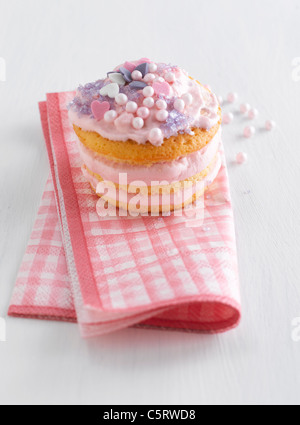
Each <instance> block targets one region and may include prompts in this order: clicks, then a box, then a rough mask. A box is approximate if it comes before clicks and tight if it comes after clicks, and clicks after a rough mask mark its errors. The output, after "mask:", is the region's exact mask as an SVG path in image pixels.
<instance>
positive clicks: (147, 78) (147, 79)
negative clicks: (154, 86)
mask: <svg viewBox="0 0 300 425" xmlns="http://www.w3.org/2000/svg"><path fill="white" fill-rule="evenodd" d="M155 78H156V77H155V75H154V74H146V75H145V77H144V81H145V83H147V84H149V83H152V82H153V81H154V80H155Z"/></svg>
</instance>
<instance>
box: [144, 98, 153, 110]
mask: <svg viewBox="0 0 300 425" xmlns="http://www.w3.org/2000/svg"><path fill="white" fill-rule="evenodd" d="M143 105H144V106H146V108H148V109H151V108H153V106H154V105H155V100H154V99H153V97H146V99H144V102H143Z"/></svg>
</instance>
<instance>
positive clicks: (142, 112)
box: [137, 106, 150, 120]
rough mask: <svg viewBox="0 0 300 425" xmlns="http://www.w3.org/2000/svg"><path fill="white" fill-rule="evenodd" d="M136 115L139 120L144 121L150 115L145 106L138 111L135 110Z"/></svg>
mask: <svg viewBox="0 0 300 425" xmlns="http://www.w3.org/2000/svg"><path fill="white" fill-rule="evenodd" d="M137 115H138V116H139V117H140V118H143V119H144V120H145V119H146V118H148V117H149V115H150V111H149V109H148V108H146V107H145V106H142V107H141V108H139V109H138V110H137Z"/></svg>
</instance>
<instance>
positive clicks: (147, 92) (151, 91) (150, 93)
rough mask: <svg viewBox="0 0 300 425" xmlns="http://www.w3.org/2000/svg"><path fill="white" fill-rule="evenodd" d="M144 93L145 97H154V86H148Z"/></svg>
mask: <svg viewBox="0 0 300 425" xmlns="http://www.w3.org/2000/svg"><path fill="white" fill-rule="evenodd" d="M143 95H144V96H145V97H152V96H153V95H154V89H153V87H150V86H147V87H145V88H144V90H143Z"/></svg>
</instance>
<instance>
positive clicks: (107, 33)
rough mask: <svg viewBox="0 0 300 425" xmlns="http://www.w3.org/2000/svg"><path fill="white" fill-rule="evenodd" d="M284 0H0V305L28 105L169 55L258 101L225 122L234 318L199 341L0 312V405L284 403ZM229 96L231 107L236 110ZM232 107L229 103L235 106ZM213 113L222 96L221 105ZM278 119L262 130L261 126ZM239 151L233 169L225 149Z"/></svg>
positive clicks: (13, 248) (289, 344)
mask: <svg viewBox="0 0 300 425" xmlns="http://www.w3.org/2000/svg"><path fill="white" fill-rule="evenodd" d="M299 22H300V2H299V0H276V1H274V0H270V1H269V0H251V1H250V0H248V1H246V0H242V1H241V0H226V1H225V0H224V1H222V0H209V1H208V0H205V1H204V0H130V1H124V0H113V1H112V0H107V1H103V0H95V1H91V0H84V1H83V0H82V1H79V0H52V1H47V2H46V1H44V0H36V1H34V0H20V1H16V0H0V56H2V57H4V58H5V60H6V63H7V81H6V82H5V83H3V82H2V83H1V82H0V316H2V317H4V316H6V312H7V309H8V306H9V300H10V297H11V294H12V290H13V286H14V282H15V279H16V276H17V272H18V268H19V266H20V263H21V260H22V256H23V254H24V251H25V248H26V244H27V241H28V239H29V236H30V232H31V228H32V225H33V223H34V219H35V215H36V212H37V209H38V206H39V202H40V199H41V196H42V192H43V188H44V184H45V182H46V179H47V176H48V173H49V167H48V161H47V154H46V149H45V146H44V142H43V137H42V132H41V128H40V123H39V114H38V109H37V102H38V101H40V100H43V99H45V93H46V92H51V91H63V90H73V89H74V88H75V87H76V86H77V85H78V84H79V83H85V82H89V81H93V80H96V79H98V78H100V77H102V76H103V75H105V73H106V72H107V71H109V70H111V69H112V68H113V67H114V66H115V65H116V64H119V63H121V62H122V61H125V60H131V59H138V58H140V57H145V56H147V57H150V58H151V59H153V60H157V61H164V62H171V63H174V64H178V65H180V66H181V67H183V68H185V69H186V70H187V71H189V72H190V74H191V75H193V76H195V77H198V78H199V79H200V80H201V81H202V82H203V83H208V84H210V85H211V86H212V88H213V89H214V91H215V92H216V93H217V94H222V95H225V96H226V94H227V93H228V92H229V91H232V90H235V91H237V92H238V93H239V95H240V100H241V101H247V102H249V103H250V104H251V105H253V106H256V107H257V108H258V109H259V111H260V116H259V119H258V120H257V121H256V122H255V126H256V127H257V129H258V132H257V135H256V137H255V138H253V139H252V140H250V141H249V140H247V141H246V140H244V139H243V137H241V134H242V130H243V128H244V127H245V125H247V124H248V121H247V120H246V119H244V118H242V117H241V116H239V115H238V114H236V117H235V123H234V124H233V125H232V126H230V127H227V128H225V129H224V143H225V148H226V154H227V158H228V163H229V173H230V181H231V190H232V196H233V200H234V207H235V217H236V230H237V240H238V252H239V262H240V275H241V292H242V298H243V321H242V324H241V326H240V327H239V328H238V329H237V330H235V331H233V332H230V333H227V334H224V335H219V336H201V335H200V336H199V335H187V334H180V333H165V332H156V331H142V330H126V331H123V332H119V333H117V334H114V335H110V336H106V337H102V338H98V339H95V340H90V341H84V340H82V339H81V338H80V336H79V334H78V329H77V326H76V325H73V324H65V323H51V322H42V321H31V320H22V319H13V318H10V319H7V342H6V343H1V342H0V403H99V404H105V403H123V404H127V403H136V404H140V403H172V404H176V403H184V404H186V403H197V404H200V403H201V404H202V403H209V404H212V403H299V402H300V342H298V343H297V342H294V341H293V339H292V331H293V327H292V320H293V319H294V318H295V317H298V316H300V277H299V276H300V256H299V254H300V248H299V236H300V219H299V208H300V192H299V182H300V166H299V162H300V161H299V159H300V136H299V131H300V114H299V112H300V110H299V106H300V81H299V82H297V81H295V79H294V80H293V78H292V72H293V68H292V60H293V59H294V58H296V57H300V43H299V41H300V29H299ZM237 106H238V105H237ZM237 106H235V107H234V108H233V109H236V108H237ZM226 108H227V109H228V107H226ZM268 118H273V119H274V120H276V121H277V124H278V127H277V129H276V131H274V132H272V133H267V132H265V131H262V130H260V128H261V127H263V124H264V121H265V120H266V119H268ZM239 151H245V152H247V153H248V155H249V163H248V164H247V165H245V166H242V167H240V166H237V165H234V163H233V162H232V160H233V159H234V157H235V154H236V153H237V152H239Z"/></svg>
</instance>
